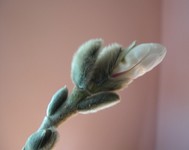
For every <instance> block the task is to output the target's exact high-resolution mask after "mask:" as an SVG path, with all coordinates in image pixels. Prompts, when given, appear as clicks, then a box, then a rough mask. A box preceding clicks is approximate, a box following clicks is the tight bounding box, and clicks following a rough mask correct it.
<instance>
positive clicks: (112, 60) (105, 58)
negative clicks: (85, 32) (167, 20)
mask: <svg viewBox="0 0 189 150" xmlns="http://www.w3.org/2000/svg"><path fill="white" fill-rule="evenodd" d="M165 54H166V48H165V47H164V46H162V45H160V44H157V43H144V44H140V45H136V42H133V43H132V44H131V45H130V46H129V47H128V48H124V47H122V46H121V45H119V44H117V43H114V44H112V45H109V46H106V47H104V48H102V40H101V39H94V40H90V41H88V42H86V43H85V44H83V45H82V46H81V47H80V48H79V50H78V51H77V52H76V54H75V56H74V58H73V62H72V79H73V81H74V83H75V84H76V86H77V87H79V88H81V89H85V90H88V91H89V92H91V93H96V92H100V91H112V90H118V89H121V88H123V87H125V86H127V85H128V84H130V83H131V82H132V81H133V80H134V79H136V78H138V77H140V76H142V75H143V74H145V73H146V72H148V71H150V70H152V69H153V68H154V67H156V66H157V65H158V64H159V63H160V62H161V61H162V60H163V58H164V57H165Z"/></svg>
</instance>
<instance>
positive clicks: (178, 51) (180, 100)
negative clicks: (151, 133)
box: [156, 0, 189, 150]
mask: <svg viewBox="0 0 189 150" xmlns="http://www.w3.org/2000/svg"><path fill="white" fill-rule="evenodd" d="M188 28H189V1H188V0H163V3H162V36H161V37H162V42H163V44H164V45H166V47H167V49H168V53H167V56H166V59H165V61H164V62H163V63H162V66H161V76H160V88H159V89H160V91H159V101H158V121H157V123H158V124H157V148H156V150H189V142H188V140H189V129H188V128H189V80H188V77H189V67H188V65H189V61H188V60H189V29H188Z"/></svg>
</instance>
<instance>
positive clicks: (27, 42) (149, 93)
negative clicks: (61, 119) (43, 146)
mask: <svg viewBox="0 0 189 150" xmlns="http://www.w3.org/2000/svg"><path fill="white" fill-rule="evenodd" d="M166 2H167V3H170V1H166ZM163 4H164V3H163ZM168 5H169V4H167V5H165V6H166V7H168ZM174 5H176V4H174ZM165 6H164V7H165ZM174 7H175V6H174ZM179 9H181V10H182V8H180V7H179ZM160 10H161V9H160V1H159V0H130V1H129V0H125V1H123V0H96V1H90V2H89V1H88V0H80V1H73V2H72V1H43V0H41V1H30V2H29V1H23V0H22V1H21V0H18V1H13V0H12V1H11V0H9V1H1V2H0V69H1V71H0V83H1V84H0V121H1V123H0V133H1V134H0V149H2V150H14V149H15V150H16V149H21V147H22V146H23V144H24V143H25V141H26V139H27V137H28V136H29V135H30V134H31V133H32V132H34V131H35V130H36V129H37V128H38V127H39V125H40V123H41V121H42V119H43V116H44V115H45V112H46V107H47V104H48V103H49V100H50V98H51V96H52V95H53V94H54V92H55V91H56V90H58V88H60V87H61V86H63V85H65V84H66V85H67V86H68V88H69V91H71V89H72V88H73V84H72V82H71V78H70V66H71V59H72V55H73V53H74V52H75V50H76V49H77V48H78V47H79V46H80V44H82V43H83V42H85V41H86V40H89V39H90V38H97V37H100V38H103V39H104V40H105V42H106V43H105V44H109V43H112V42H118V43H120V44H122V45H124V46H127V45H129V44H130V42H132V41H133V40H137V41H139V42H140V43H142V42H160V25H161V20H160V19H161V18H160V15H161V12H160ZM166 11H167V10H166ZM182 11H183V10H182ZM164 13H165V14H164ZM175 14H177V12H175ZM163 15H166V12H165V11H164V12H163ZM181 18H182V17H179V16H177V19H179V20H180V21H181V23H182V22H183V21H184V19H183V20H182V19H181ZM167 19H171V18H169V17H168V16H167ZM164 23H165V21H164ZM168 23H169V21H167V22H166V28H163V29H164V30H165V29H166V32H168V31H167V30H168V29H170V30H171V27H170V26H173V25H174V24H172V23H171V24H170V25H168ZM173 23H176V21H175V20H173ZM169 27H170V28H169ZM181 27H182V28H181ZM181 27H176V25H175V26H174V28H176V29H179V30H180V28H181V29H182V30H184V29H186V26H185V27H183V25H182V26H181ZM164 30H163V32H165V31H164ZM177 32H179V31H177ZM180 34H181V33H180ZM183 34H185V35H186V34H187V33H185V32H184V33H183ZM163 36H165V39H169V38H168V36H170V37H172V38H173V37H174V38H175V39H174V42H171V41H165V39H163V42H164V44H165V45H167V44H168V47H167V48H168V50H169V49H170V51H171V52H169V53H170V54H169V56H168V58H167V60H166V59H165V60H166V61H165V65H163V68H162V74H161V78H162V81H163V82H161V84H160V87H161V89H162V90H161V91H160V93H159V92H158V86H159V84H158V82H159V80H161V78H159V76H158V75H159V72H158V70H159V69H158V68H156V69H155V70H153V71H152V72H150V73H148V74H146V75H145V76H144V77H141V78H139V79H137V80H136V81H134V82H133V83H132V84H131V85H130V86H129V88H128V89H125V90H124V91H122V92H121V93H122V94H121V99H122V100H121V103H119V104H118V105H117V106H114V107H112V108H110V109H107V110H104V111H101V112H98V113H96V114H93V115H78V116H76V117H73V118H71V119H69V120H68V121H67V122H66V123H64V124H62V125H61V126H60V128H59V131H60V132H61V134H60V140H59V141H58V144H57V146H56V148H55V149H56V150H97V149H98V150H127V149H128V150H153V149H155V138H156V134H155V133H156V132H155V131H156V123H157V122H156V121H157V118H156V115H157V103H158V104H159V105H158V107H159V110H161V107H162V111H165V110H166V109H168V108H169V105H167V102H166V101H171V99H169V98H168V97H169V96H170V95H169V94H170V93H171V94H172V93H173V94H176V92H177V90H175V91H173V92H169V91H166V90H167V88H166V86H167V85H165V83H166V82H168V81H167V80H169V82H171V83H170V84H172V83H173V80H170V79H171V78H172V79H174V78H173V76H171V77H170V72H169V71H168V70H169V69H172V71H173V70H174V69H175V67H174V66H173V65H172V64H174V63H175V65H176V66H177V65H178V64H177V63H176V62H179V60H182V61H186V60H187V59H183V57H184V58H187V56H186V55H185V54H184V53H183V54H181V55H180V53H179V52H180V51H181V50H182V51H185V52H186V53H187V54H188V51H186V50H187V49H186V48H187V47H185V46H188V45H181V46H182V49H179V50H178V48H177V49H176V46H177V47H178V46H179V45H177V44H176V42H175V41H176V40H177V39H176V38H179V37H177V36H173V35H169V34H168V33H165V34H163ZM181 39H182V40H187V39H188V38H187V39H186V38H182V37H181ZM170 40H171V39H170ZM167 42H168V43H167ZM180 42H185V41H180ZM172 44H175V46H173V45H172ZM172 52H174V53H172ZM177 53H179V54H177ZM171 55H172V56H171ZM181 56H183V57H181ZM169 60H171V61H169ZM173 60H176V62H174V61H173ZM179 63H180V64H179V65H178V66H177V67H176V68H177V70H178V71H180V70H181V72H182V68H180V67H181V66H183V65H186V67H185V68H187V63H182V64H181V62H179ZM183 71H184V69H183ZM185 72H186V74H184V73H182V76H181V74H179V76H178V77H179V79H178V78H176V72H174V73H173V75H174V76H175V79H174V81H175V80H176V79H177V80H178V81H177V82H178V83H179V84H178V87H177V88H179V90H180V91H181V90H182V89H183V87H182V86H181V84H180V82H179V81H180V80H182V82H183V84H182V85H185V87H186V88H185V89H183V90H186V89H187V85H186V83H185V82H186V80H184V78H182V77H183V76H184V77H187V76H188V74H187V73H188V72H187V71H186V69H185ZM164 82H165V83H164ZM182 82H181V83H182ZM164 86H165V87H164ZM168 86H171V85H168ZM179 86H180V87H179ZM171 87H172V86H171ZM164 90H165V91H164ZM158 94H160V97H159V98H160V103H159V102H158V101H157V98H158ZM184 94H185V95H178V97H180V96H183V97H184V98H186V96H188V95H187V94H188V93H187V92H184ZM172 96H173V95H172ZM174 97H175V96H174ZM164 98H167V99H166V101H165V104H166V105H165V106H167V107H165V108H164V100H165V99H164ZM176 102H177V103H179V101H176ZM181 102H182V101H181ZM185 102H186V101H185ZM177 103H175V104H174V106H175V108H177V106H180V105H176V104H177ZM182 103H184V101H183V102H182ZM184 104H185V103H184ZM161 105H162V106H161ZM185 107H187V105H185ZM180 108H181V109H179V112H181V114H182V110H185V111H186V109H183V108H182V107H180ZM173 110H174V109H173ZM175 113H176V112H175ZM186 113H188V112H187V111H186ZM186 113H185V115H186ZM176 114H177V113H176ZM181 114H177V115H181ZM186 116H187V115H186ZM158 117H159V119H158V120H159V121H160V124H158V135H159V136H158V138H159V137H161V136H163V134H162V133H163V131H165V130H166V128H165V129H164V126H162V125H161V122H163V121H164V120H166V119H167V118H165V117H166V116H164V115H163V112H162V113H158ZM178 118H179V119H182V118H181V117H180V116H179V117H178ZM184 118H185V119H186V117H185V116H183V119H184ZM170 122H171V123H173V120H170ZM168 123H169V121H168ZM178 123H179V122H178V120H176V123H175V124H177V125H178ZM178 126H179V125H178ZM173 129H174V128H173ZM166 131H167V130H166ZM173 131H174V130H173ZM183 131H184V130H183ZM173 134H175V132H173ZM172 137H173V136H172ZM157 143H160V144H161V141H158V142H157ZM167 144H169V143H167ZM158 150H161V149H158ZM167 150H169V149H167Z"/></svg>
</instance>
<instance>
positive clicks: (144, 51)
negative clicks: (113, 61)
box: [114, 43, 166, 79]
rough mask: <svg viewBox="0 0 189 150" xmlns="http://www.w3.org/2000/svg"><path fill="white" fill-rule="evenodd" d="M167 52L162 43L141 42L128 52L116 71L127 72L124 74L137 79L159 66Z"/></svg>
mask: <svg viewBox="0 0 189 150" xmlns="http://www.w3.org/2000/svg"><path fill="white" fill-rule="evenodd" d="M165 54H166V49H165V47H164V46H162V45H160V44H156V43H145V44H140V45H138V46H136V47H134V48H133V49H131V50H130V51H129V52H128V53H127V54H126V56H125V58H124V61H123V62H122V63H120V64H119V66H118V67H117V68H116V69H115V70H114V73H116V72H117V73H118V72H125V73H124V76H126V77H128V78H131V79H136V78H138V77H139V76H142V75H143V74H145V73H146V72H148V71H150V70H151V69H153V68H154V67H155V66H157V65H158V64H159V63H160V62H161V61H162V60H163V58H164V57H165Z"/></svg>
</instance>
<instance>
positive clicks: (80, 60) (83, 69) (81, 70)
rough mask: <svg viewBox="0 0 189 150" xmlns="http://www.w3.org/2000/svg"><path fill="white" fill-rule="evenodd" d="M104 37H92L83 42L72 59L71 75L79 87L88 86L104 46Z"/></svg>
mask: <svg viewBox="0 0 189 150" xmlns="http://www.w3.org/2000/svg"><path fill="white" fill-rule="evenodd" d="M102 43H103V41H102V39H92V40H89V41H87V42H86V43H84V44H82V45H81V46H80V47H79V49H78V50H77V52H76V53H75V55H74V57H73V60H72V70H71V76H72V80H73V81H74V83H75V84H76V86H77V87H79V88H81V89H84V88H86V85H87V82H88V80H89V79H90V78H91V75H92V71H93V67H94V64H95V62H96V59H97V56H98V53H99V51H100V49H101V46H102Z"/></svg>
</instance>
